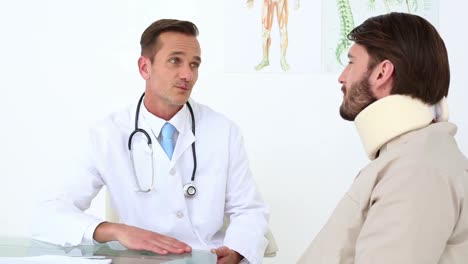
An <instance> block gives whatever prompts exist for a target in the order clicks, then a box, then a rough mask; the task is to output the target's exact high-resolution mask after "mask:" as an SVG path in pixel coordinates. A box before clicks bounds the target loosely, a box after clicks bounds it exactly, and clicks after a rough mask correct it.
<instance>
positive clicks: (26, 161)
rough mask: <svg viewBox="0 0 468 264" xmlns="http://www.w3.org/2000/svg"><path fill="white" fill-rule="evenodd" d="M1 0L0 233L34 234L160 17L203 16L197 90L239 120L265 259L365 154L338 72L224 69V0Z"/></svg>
mask: <svg viewBox="0 0 468 264" xmlns="http://www.w3.org/2000/svg"><path fill="white" fill-rule="evenodd" d="M229 1H232V0H229ZM0 3H1V4H0V6H1V8H0V34H1V35H0V37H1V41H0V89H1V91H0V117H1V119H0V120H1V121H2V122H3V125H2V129H1V130H0V138H1V148H0V155H1V156H0V177H1V184H0V211H1V215H2V217H0V236H29V234H30V225H31V223H32V222H33V221H34V219H32V218H31V217H32V213H31V212H32V210H33V209H34V207H35V203H36V201H37V200H38V199H39V197H40V196H41V195H42V194H44V193H45V192H47V191H48V189H49V188H51V187H53V186H57V184H58V183H59V182H61V181H63V180H64V179H66V177H67V175H69V171H68V170H69V168H70V165H71V164H72V162H73V159H74V153H78V152H79V151H80V150H81V149H82V148H83V146H82V143H83V139H84V138H85V135H84V133H85V132H86V130H87V127H88V126H89V125H90V124H91V123H92V122H94V121H95V120H97V119H99V118H101V117H102V116H104V115H106V114H107V113H109V112H111V111H113V110H116V109H118V108H120V107H123V106H125V105H127V104H129V103H134V102H135V101H136V100H137V99H138V96H139V94H140V93H141V92H142V91H143V86H144V83H143V81H142V80H141V78H140V77H139V75H138V71H137V58H138V55H139V44H138V43H139V37H140V34H141V33H142V31H143V30H144V29H145V28H146V27H147V26H148V25H149V24H150V23H151V22H152V21H154V20H156V19H159V18H163V17H165V18H179V19H187V20H192V21H193V22H195V23H196V24H197V25H198V26H199V29H200V37H199V39H200V42H201V45H202V57H203V64H202V67H201V69H200V78H199V81H198V84H197V86H196V90H195V91H194V94H193V97H194V98H195V99H196V100H197V101H199V102H203V103H205V104H207V105H210V106H211V107H213V108H214V109H216V110H218V111H220V112H222V113H224V114H226V115H227V116H229V117H230V118H231V119H233V120H234V121H235V122H236V123H238V124H239V125H240V126H241V128H242V131H243V134H244V136H245V140H246V144H247V149H248V153H249V157H250V159H251V163H252V170H253V172H254V175H255V179H256V181H257V183H258V186H259V188H260V190H261V192H262V194H263V197H264V199H265V200H266V201H267V202H268V204H269V205H270V208H271V221H270V227H271V229H272V230H273V232H274V234H275V236H276V239H277V242H278V244H279V247H280V251H279V253H278V256H277V257H276V258H273V259H269V260H267V261H265V262H267V263H280V264H284V263H294V262H295V260H297V258H298V257H299V256H300V254H301V253H302V252H303V250H304V249H305V248H306V246H307V245H308V244H309V242H310V241H311V240H312V239H313V237H314V236H315V235H316V233H317V232H318V231H319V230H320V228H321V226H322V225H323V224H324V222H325V221H326V219H327V218H328V216H329V214H330V213H331V211H332V210H333V209H334V207H335V205H336V204H337V202H338V200H339V199H340V198H341V196H342V195H343V193H344V192H345V191H346V190H347V189H348V187H349V186H350V184H351V182H352V180H353V178H354V176H355V175H356V174H357V172H358V171H359V169H360V168H361V167H362V166H364V165H365V164H366V163H367V160H366V158H365V154H364V151H363V149H362V147H361V143H360V141H359V138H358V136H357V133H356V131H355V129H354V126H353V124H352V123H349V122H345V121H343V120H341V119H340V117H339V114H338V107H339V105H340V103H341V98H342V95H341V91H340V85H339V84H338V83H337V81H336V79H337V78H338V74H339V73H336V74H321V73H319V72H316V73H272V72H270V73H265V72H262V73H250V74H245V73H244V74H241V73H237V74H234V73H225V72H224V65H225V49H224V47H225V43H224V41H225V40H224V39H225V38H224V36H225V34H230V32H226V31H225V30H224V25H225V24H224V22H223V19H224V17H225V15H224V5H223V1H209V0H198V1H190V0H171V1H162V0H153V1H150V0H146V1H130V0H128V1H124V0H119V1H115V0H101V1H91V0H82V1H64V0H60V1H59V0H49V1H33V0H18V1H6V0H0ZM244 3H245V0H240V1H239V4H242V5H243V4H244ZM261 3H262V1H260V0H257V1H255V4H256V5H257V6H258V5H261ZM307 8H320V1H318V0H317V1H314V0H309V1H305V0H303V1H301V10H304V9H306V10H307ZM466 8H468V5H467V4H466V3H465V2H463V1H462V2H460V1H453V0H452V1H440V16H439V30H440V33H441V35H442V37H443V38H444V39H445V41H446V45H447V47H448V51H449V55H450V64H451V69H452V81H451V88H450V89H451V91H450V96H449V105H450V108H451V120H452V121H454V122H455V123H457V124H458V126H459V133H458V136H457V138H458V140H459V141H458V142H459V145H460V147H461V149H462V150H463V151H464V152H465V153H468V137H467V132H468V122H467V121H466V120H467V119H466V117H465V116H464V115H465V113H466V112H467V111H468V106H467V104H466V102H465V101H466V98H467V96H468V92H467V88H466V87H465V86H466V83H468V75H467V74H466V66H465V63H466V62H467V61H468V53H467V52H466V47H468V39H467V37H466V34H464V33H466V32H462V31H459V30H457V29H459V28H461V25H467V24H468V16H466V14H465V13H464V10H466ZM251 12H252V11H251ZM257 15H259V14H257ZM250 17H255V19H259V17H258V16H255V15H250ZM257 22H258V21H257ZM258 30H259V32H260V27H258ZM320 30H321V29H320V26H319V25H314V26H313V27H312V26H310V27H305V29H304V30H303V31H302V34H304V35H305V36H309V37H310V38H312V39H317V42H316V44H315V45H316V46H312V47H311V49H312V50H315V49H320V40H319V36H320ZM258 36H260V35H258ZM256 45H259V42H256ZM275 63H277V62H276V61H275ZM311 72H312V71H311ZM103 205H104V200H103V199H102V197H101V196H100V197H98V198H97V199H96V200H95V202H94V203H93V206H92V210H91V212H93V213H96V214H98V215H101V216H102V215H103Z"/></svg>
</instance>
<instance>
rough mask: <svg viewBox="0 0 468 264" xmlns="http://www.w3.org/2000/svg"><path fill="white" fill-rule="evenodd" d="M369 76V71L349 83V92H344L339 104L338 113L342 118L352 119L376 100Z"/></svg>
mask: <svg viewBox="0 0 468 264" xmlns="http://www.w3.org/2000/svg"><path fill="white" fill-rule="evenodd" d="M369 76H370V71H368V72H367V73H366V74H365V75H364V76H363V78H361V80H360V81H358V82H357V83H353V84H352V85H351V87H350V89H349V91H348V93H349V94H345V96H344V99H343V103H342V104H341V106H340V115H341V117H342V118H343V119H345V120H348V121H354V119H355V118H356V116H357V115H358V114H359V113H360V112H361V111H362V110H364V108H366V107H367V106H369V105H370V104H372V103H373V102H375V101H377V98H375V96H374V95H373V94H372V91H371V89H370V83H369Z"/></svg>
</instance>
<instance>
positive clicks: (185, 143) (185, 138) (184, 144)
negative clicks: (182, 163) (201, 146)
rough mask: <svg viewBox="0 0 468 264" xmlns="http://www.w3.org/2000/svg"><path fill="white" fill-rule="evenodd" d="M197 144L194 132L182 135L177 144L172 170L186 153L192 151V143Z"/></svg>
mask: <svg viewBox="0 0 468 264" xmlns="http://www.w3.org/2000/svg"><path fill="white" fill-rule="evenodd" d="M194 142H195V136H194V135H193V133H192V131H186V132H185V133H180V134H179V138H178V139H177V143H176V145H175V149H174V154H173V155H172V160H171V166H170V169H172V168H173V167H174V165H175V164H176V162H177V160H178V159H179V158H180V157H181V156H182V154H183V153H184V152H185V151H191V150H190V149H189V148H191V146H192V143H194Z"/></svg>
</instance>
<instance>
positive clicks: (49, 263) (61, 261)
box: [0, 255, 112, 264]
mask: <svg viewBox="0 0 468 264" xmlns="http://www.w3.org/2000/svg"><path fill="white" fill-rule="evenodd" d="M111 263H112V260H111V259H87V258H86V257H69V256H55V255H44V256H37V257H18V258H10V257H8V258H5V257H0V264H111Z"/></svg>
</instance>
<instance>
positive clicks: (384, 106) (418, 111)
mask: <svg viewBox="0 0 468 264" xmlns="http://www.w3.org/2000/svg"><path fill="white" fill-rule="evenodd" d="M447 120H448V106H447V100H446V99H445V97H444V98H443V99H442V100H441V101H440V102H439V103H437V104H436V105H432V106H431V105H427V104H425V103H423V102H422V101H420V100H419V99H413V98H411V97H410V96H406V95H390V96H386V97H384V98H382V99H380V100H377V101H376V102H374V103H372V104H371V105H369V106H368V107H366V108H365V109H364V110H362V111H361V113H359V115H358V116H356V119H355V120H354V123H355V125H356V128H357V130H358V133H359V136H360V137H361V141H362V143H363V145H364V149H365V150H366V153H367V155H368V157H369V159H370V160H374V159H375V158H376V154H377V152H378V151H379V149H380V148H381V147H382V146H383V145H384V144H386V143H387V142H388V141H390V140H391V139H393V138H395V137H397V136H400V135H402V134H404V133H406V132H409V131H412V130H415V129H419V128H422V127H425V126H427V125H429V124H430V123H431V122H432V121H434V122H441V121H447Z"/></svg>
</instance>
